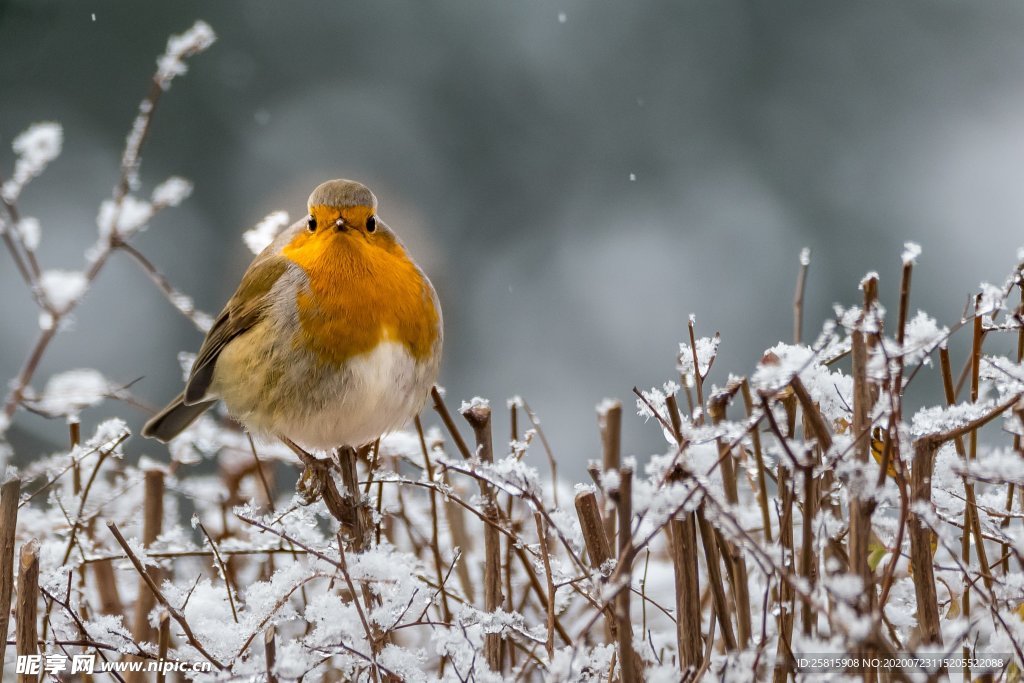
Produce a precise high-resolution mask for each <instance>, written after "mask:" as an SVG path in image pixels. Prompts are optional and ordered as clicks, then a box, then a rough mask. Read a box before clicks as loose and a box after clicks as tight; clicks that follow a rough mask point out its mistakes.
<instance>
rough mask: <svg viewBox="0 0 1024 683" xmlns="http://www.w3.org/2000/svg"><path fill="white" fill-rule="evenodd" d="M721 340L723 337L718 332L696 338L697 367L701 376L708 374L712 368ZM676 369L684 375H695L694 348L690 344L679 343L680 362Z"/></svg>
mask: <svg viewBox="0 0 1024 683" xmlns="http://www.w3.org/2000/svg"><path fill="white" fill-rule="evenodd" d="M720 342H721V337H719V335H717V334H716V335H715V336H714V337H700V338H698V339H697V340H696V348H697V369H698V371H699V372H700V376H701V377H704V376H705V375H707V373H708V370H709V369H710V368H711V363H712V361H714V359H715V355H716V354H717V353H718V345H719V343H720ZM676 369H678V370H679V372H680V373H682V374H683V375H691V376H692V375H693V350H692V349H691V348H690V345H689V344H686V343H680V344H679V363H678V365H677V366H676Z"/></svg>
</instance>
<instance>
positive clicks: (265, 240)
mask: <svg viewBox="0 0 1024 683" xmlns="http://www.w3.org/2000/svg"><path fill="white" fill-rule="evenodd" d="M287 225H288V213H287V212H285V211H274V212H273V213H269V214H267V217H266V218H264V219H263V220H261V221H260V222H259V223H257V224H256V227H254V228H253V229H252V230H246V231H245V232H244V233H242V239H243V240H244V241H245V246H247V247H249V251H251V252H252V253H254V254H259V253H260V252H261V251H263V250H264V249H266V248H267V247H268V246H270V243H271V242H273V241H274V238H275V237H277V234H278V233H279V232H281V231H282V230H284V229H285V227H286V226H287Z"/></svg>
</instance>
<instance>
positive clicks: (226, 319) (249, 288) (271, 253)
mask: <svg viewBox="0 0 1024 683" xmlns="http://www.w3.org/2000/svg"><path fill="white" fill-rule="evenodd" d="M303 229H304V223H303V222H302V221H299V222H297V223H295V224H293V225H292V226H290V227H289V228H288V229H287V230H285V231H284V232H282V233H281V234H280V235H278V237H277V239H275V240H274V241H273V243H271V244H270V245H269V246H267V248H266V249H264V250H263V251H262V252H260V254H259V256H257V257H256V258H255V259H254V260H253V262H252V265H250V266H249V268H248V270H246V272H245V275H244V276H243V277H242V282H241V283H239V285H238V289H237V290H236V291H235V294H234V295H233V296H232V297H231V299H230V300H229V301H228V303H227V304H226V305H225V306H224V310H222V311H221V312H220V315H218V316H217V320H216V321H214V323H213V327H211V328H210V331H209V332H208V333H207V334H206V339H204V340H203V345H202V346H201V347H200V348H199V352H198V353H197V354H196V360H195V362H194V363H193V364H192V372H191V373H190V374H189V378H188V382H187V383H186V384H185V393H184V401H185V403H186V404H192V403H198V402H200V401H203V400H204V399H205V398H206V394H207V391H208V390H209V388H210V383H211V382H212V381H213V372H214V369H215V367H216V363H217V357H218V356H220V352H221V351H223V350H224V347H225V346H227V345H228V344H229V343H230V342H231V341H232V340H233V339H235V338H237V337H238V336H240V335H242V334H244V333H245V332H246V331H247V330H249V329H251V328H252V327H253V326H254V325H256V324H257V323H258V322H259V321H260V320H262V319H263V316H264V315H265V314H266V311H267V308H268V307H269V305H270V300H269V297H268V296H267V294H268V293H269V292H270V290H271V288H273V286H274V284H275V283H276V282H277V279H278V278H279V277H280V276H281V274H282V273H284V272H285V271H286V270H287V269H288V267H289V263H290V262H289V261H288V259H286V258H284V257H283V256H281V255H280V252H281V249H282V248H283V247H284V245H286V244H287V243H288V242H290V241H291V240H292V238H293V237H294V236H295V234H296V233H297V232H299V231H301V230H303Z"/></svg>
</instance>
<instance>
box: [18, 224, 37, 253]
mask: <svg viewBox="0 0 1024 683" xmlns="http://www.w3.org/2000/svg"><path fill="white" fill-rule="evenodd" d="M14 227H15V231H16V232H17V233H18V237H19V238H20V239H21V243H22V244H23V245H25V248H26V249H28V250H29V251H35V250H36V249H38V248H39V239H40V237H41V236H42V228H41V227H40V225H39V219H37V218H32V217H31V216H25V217H24V218H22V219H21V220H20V221H18V223H17V224H16V225H15V226H14Z"/></svg>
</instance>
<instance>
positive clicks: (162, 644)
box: [156, 609, 238, 683]
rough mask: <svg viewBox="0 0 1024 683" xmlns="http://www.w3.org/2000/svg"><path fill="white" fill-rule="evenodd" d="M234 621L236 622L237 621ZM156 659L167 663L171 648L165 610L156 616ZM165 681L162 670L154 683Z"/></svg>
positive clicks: (169, 624) (169, 618) (167, 617)
mask: <svg viewBox="0 0 1024 683" xmlns="http://www.w3.org/2000/svg"><path fill="white" fill-rule="evenodd" d="M235 621H238V620H237V619H236V620H235ZM157 624H159V626H158V627H157V653H158V654H157V659H158V661H161V662H164V661H167V651H168V650H169V649H170V647H171V615H170V613H168V612H167V610H165V609H162V610H160V614H158V615H157ZM166 680H167V674H166V673H165V672H164V670H163V669H160V671H158V672H157V674H156V683H164V682H165V681H166Z"/></svg>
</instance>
